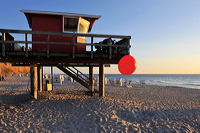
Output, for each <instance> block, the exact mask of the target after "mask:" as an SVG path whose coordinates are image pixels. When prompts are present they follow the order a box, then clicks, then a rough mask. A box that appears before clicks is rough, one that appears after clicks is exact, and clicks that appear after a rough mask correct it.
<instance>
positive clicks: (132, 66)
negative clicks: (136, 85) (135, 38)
mask: <svg viewBox="0 0 200 133" xmlns="http://www.w3.org/2000/svg"><path fill="white" fill-rule="evenodd" d="M136 66H137V65H136V60H135V58H134V57H132V56H131V55H125V56H124V57H122V58H121V59H120V61H119V63H118V70H119V72H120V73H121V74H123V75H130V74H132V73H133V72H134V71H135V70H136Z"/></svg>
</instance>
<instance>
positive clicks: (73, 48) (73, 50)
mask: <svg viewBox="0 0 200 133" xmlns="http://www.w3.org/2000/svg"><path fill="white" fill-rule="evenodd" d="M75 38H76V37H74V36H73V43H72V58H73V59H74V58H75V45H74V43H75Z"/></svg>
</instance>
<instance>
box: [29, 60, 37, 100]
mask: <svg viewBox="0 0 200 133" xmlns="http://www.w3.org/2000/svg"><path fill="white" fill-rule="evenodd" d="M30 73H31V96H33V98H34V99H37V95H38V93H37V91H38V82H37V65H36V64H34V65H31V66H30Z"/></svg>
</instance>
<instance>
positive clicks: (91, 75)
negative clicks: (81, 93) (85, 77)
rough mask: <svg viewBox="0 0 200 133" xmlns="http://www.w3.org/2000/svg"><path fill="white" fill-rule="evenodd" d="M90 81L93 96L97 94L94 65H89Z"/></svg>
mask: <svg viewBox="0 0 200 133" xmlns="http://www.w3.org/2000/svg"><path fill="white" fill-rule="evenodd" d="M89 83H90V90H91V96H93V95H94V94H95V92H94V71H93V66H89Z"/></svg>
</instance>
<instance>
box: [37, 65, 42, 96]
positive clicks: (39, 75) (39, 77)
mask: <svg viewBox="0 0 200 133" xmlns="http://www.w3.org/2000/svg"><path fill="white" fill-rule="evenodd" d="M42 72H43V71H42V66H41V65H37V76H38V91H39V92H42V90H43V85H42V84H43V73H42Z"/></svg>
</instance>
